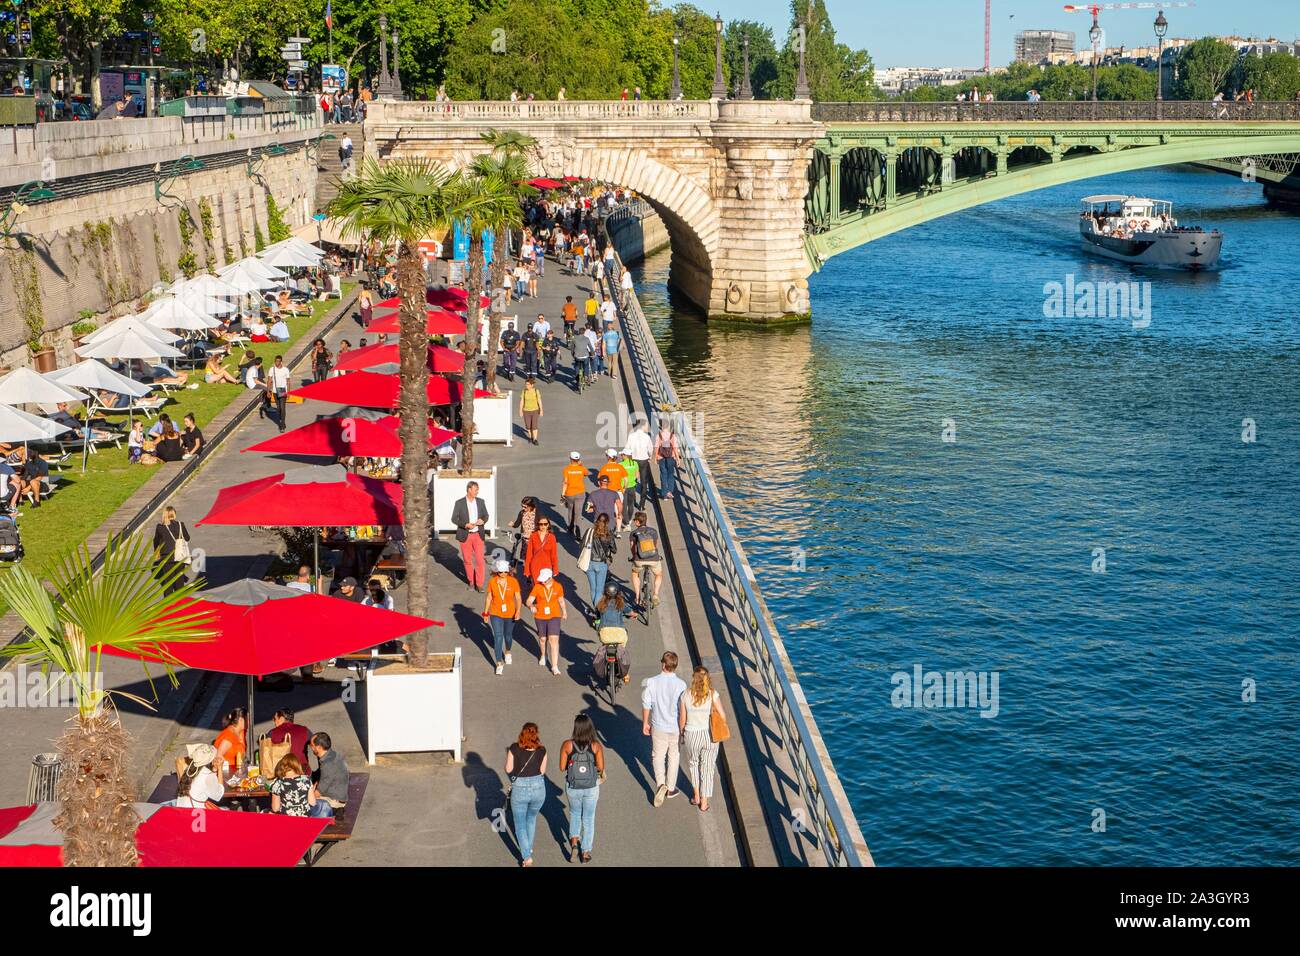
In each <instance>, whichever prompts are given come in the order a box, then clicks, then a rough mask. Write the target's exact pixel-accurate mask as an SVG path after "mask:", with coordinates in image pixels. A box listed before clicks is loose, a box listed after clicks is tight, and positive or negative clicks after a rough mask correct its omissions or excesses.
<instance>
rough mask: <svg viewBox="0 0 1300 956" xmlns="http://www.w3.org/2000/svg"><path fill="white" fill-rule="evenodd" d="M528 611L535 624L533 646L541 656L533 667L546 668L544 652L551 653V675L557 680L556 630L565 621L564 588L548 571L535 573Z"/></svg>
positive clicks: (557, 632) (558, 635)
mask: <svg viewBox="0 0 1300 956" xmlns="http://www.w3.org/2000/svg"><path fill="white" fill-rule="evenodd" d="M528 610H530V611H532V612H533V617H534V619H535V621H536V624H537V645H538V649H539V650H540V652H541V656H540V657H539V658H538V659H537V663H538V664H540V665H541V666H542V667H545V666H546V649H547V647H550V650H551V673H552V674H554V675H555V676H556V677H559V676H560V627H561V623H560V622H562V621H564V620H565V619H567V618H568V616H569V610H568V608H567V607H566V606H565V603H564V585H562V584H560V582H559V581H557V580H555V575H553V574H552V573H551V569H550V568H542V569H541V570H540V571H538V572H537V583H536V584H534V585H533V589H532V591H531V592H529V594H528Z"/></svg>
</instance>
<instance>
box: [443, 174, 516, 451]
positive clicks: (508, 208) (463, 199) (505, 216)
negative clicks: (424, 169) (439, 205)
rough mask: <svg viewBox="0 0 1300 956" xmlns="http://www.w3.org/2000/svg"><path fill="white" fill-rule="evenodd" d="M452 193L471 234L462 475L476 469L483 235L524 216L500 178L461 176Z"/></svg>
mask: <svg viewBox="0 0 1300 956" xmlns="http://www.w3.org/2000/svg"><path fill="white" fill-rule="evenodd" d="M449 191H450V192H451V193H452V194H453V196H454V198H453V199H452V200H451V208H452V210H453V215H454V216H455V218H456V220H457V221H460V222H463V223H466V224H467V225H468V230H467V231H468V232H469V279H468V280H467V281H466V283H465V286H466V289H467V291H468V293H469V318H468V322H467V326H466V330H465V332H466V334H465V370H464V371H463V372H462V373H461V396H460V423H461V426H460V427H461V435H462V436H463V440H464V449H465V451H464V455H463V456H462V459H461V473H462V474H468V473H469V472H470V470H471V469H473V467H474V377H475V373H476V371H477V369H476V358H477V356H478V354H479V340H478V329H479V316H480V314H481V306H480V305H479V293H480V291H481V290H482V288H483V236H484V235H485V234H486V233H489V232H491V233H495V234H498V235H499V234H500V233H501V231H503V230H506V229H512V228H517V227H519V226H522V225H523V219H524V217H523V211H522V210H521V209H520V207H519V199H518V197H517V195H516V193H515V189H514V187H513V186H512V185H511V184H508V183H505V182H503V181H502V180H501V179H500V178H499V177H497V176H488V177H482V176H467V177H461V178H460V180H459V182H458V183H457V184H456V185H455V186H454V187H453V188H452V189H450V190H449ZM498 258H500V257H499V256H498ZM493 361H495V357H493ZM489 364H491V363H489Z"/></svg>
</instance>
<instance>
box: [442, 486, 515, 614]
mask: <svg viewBox="0 0 1300 956" xmlns="http://www.w3.org/2000/svg"><path fill="white" fill-rule="evenodd" d="M487 520H488V509H487V505H486V504H485V503H484V502H482V501H480V500H479V497H478V482H477V481H471V482H468V483H466V485H465V497H464V498H461V499H460V500H459V501H457V502H456V503H455V504H454V505H452V508H451V522H452V524H454V525H455V526H456V541H457V542H458V543H459V544H460V557H461V561H462V562H463V563H464V565H465V583H466V584H468V585H469V586H470V587H472V588H473V589H474V590H476V591H482V590H483V584H484V580H483V579H484V578H485V577H487V568H486V567H485V565H484V561H483V550H484V549H483V535H484V528H485V526H486V525H487ZM507 570H509V565H507Z"/></svg>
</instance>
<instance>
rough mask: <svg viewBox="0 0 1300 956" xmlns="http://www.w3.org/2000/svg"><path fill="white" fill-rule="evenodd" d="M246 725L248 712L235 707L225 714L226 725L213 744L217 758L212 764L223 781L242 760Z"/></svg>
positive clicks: (237, 767) (228, 777) (236, 768)
mask: <svg viewBox="0 0 1300 956" xmlns="http://www.w3.org/2000/svg"><path fill="white" fill-rule="evenodd" d="M247 726H248V712H247V711H245V710H244V708H242V707H236V708H235V709H234V710H232V711H231V712H230V713H229V714H227V715H226V725H225V727H224V728H223V729H222V731H221V733H219V734H217V739H216V740H215V741H213V744H212V745H213V746H214V747H216V748H217V759H216V761H215V762H214V764H213V769H215V770H216V771H217V772H218V773H219V774H220V776H221V780H222V781H223V782H224V781H226V780H229V779H230V777H231V775H232V774H234V773H235V771H237V770H238V769H239V768H240V765H241V764H243V762H244V749H245V748H244V730H245V728H246V727H247Z"/></svg>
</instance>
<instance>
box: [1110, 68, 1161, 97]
mask: <svg viewBox="0 0 1300 956" xmlns="http://www.w3.org/2000/svg"><path fill="white" fill-rule="evenodd" d="M1155 98H1156V74H1155V71H1154V70H1144V69H1142V67H1140V66H1137V65H1135V64H1133V63H1121V64H1119V65H1118V66H1112V67H1108V68H1107V69H1105V70H1098V72H1097V99H1099V100H1154V99H1155Z"/></svg>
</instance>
